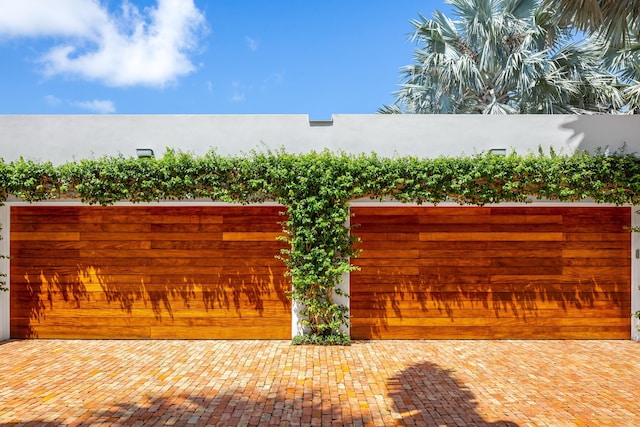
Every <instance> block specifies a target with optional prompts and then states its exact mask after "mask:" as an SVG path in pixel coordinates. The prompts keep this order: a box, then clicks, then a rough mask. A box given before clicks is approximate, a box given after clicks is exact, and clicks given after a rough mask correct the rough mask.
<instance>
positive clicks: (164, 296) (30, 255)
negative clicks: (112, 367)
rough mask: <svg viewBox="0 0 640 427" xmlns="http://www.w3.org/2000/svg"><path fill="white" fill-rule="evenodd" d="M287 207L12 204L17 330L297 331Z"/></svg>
mask: <svg viewBox="0 0 640 427" xmlns="http://www.w3.org/2000/svg"><path fill="white" fill-rule="evenodd" d="M283 210H284V208H282V207H277V206H276V207H265V206H237V207H235V206H228V207H227V206H224V207H161V206H156V207H150V206H132V207H129V206H127V207H119V206H117V207H95V206H91V207H89V206H82V207H55V206H53V207H51V206H47V207H43V206H13V207H11V256H12V257H13V258H12V260H11V336H12V337H13V338H29V337H33V338H186V339H198V338H207V339H211V338H221V339H222V338H225V339H236V338H237V339H240V338H251V339H257V338H272V339H275V338H277V339H288V338H290V337H291V304H290V302H289V301H288V299H287V296H286V292H287V290H288V289H289V286H290V285H289V282H288V280H287V279H286V278H285V276H284V273H285V266H284V263H283V262H282V261H280V260H278V259H275V258H274V256H275V255H277V254H279V253H280V249H282V248H284V247H285V244H284V243H283V242H281V241H278V240H276V238H277V236H279V235H280V234H281V233H282V231H281V230H282V227H281V225H280V224H279V222H281V221H283V217H282V216H281V215H280V212H281V211H283Z"/></svg>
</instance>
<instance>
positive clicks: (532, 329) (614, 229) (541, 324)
mask: <svg viewBox="0 0 640 427" xmlns="http://www.w3.org/2000/svg"><path fill="white" fill-rule="evenodd" d="M352 213H353V214H354V218H353V219H352V223H354V224H359V226H358V227H356V228H355V229H354V230H355V233H356V234H357V235H358V236H359V237H361V239H362V243H360V244H359V246H360V247H361V248H362V249H363V251H362V253H361V256H360V257H359V258H358V259H355V260H354V264H356V265H357V266H359V267H360V269H361V270H360V271H356V272H353V273H352V275H351V316H352V328H351V333H352V337H353V338H356V339H358V338H362V339H369V338H389V339H392V338H411V339H415V338H425V339H429V338H549V339H555V338H560V339H562V338H565V339H570V338H574V339H575V338H596V339H617V338H619V339H628V338H630V312H631V260H630V248H631V236H630V233H629V230H628V227H629V226H630V221H631V217H630V215H631V210H630V208H617V207H533V206H524V207H481V208H480V207H407V206H402V207H354V208H352Z"/></svg>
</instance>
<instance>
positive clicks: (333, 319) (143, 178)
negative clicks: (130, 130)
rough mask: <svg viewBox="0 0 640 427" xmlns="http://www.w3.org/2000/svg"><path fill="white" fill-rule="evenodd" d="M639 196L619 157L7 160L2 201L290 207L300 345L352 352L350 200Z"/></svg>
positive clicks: (608, 199) (634, 166)
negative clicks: (347, 291)
mask: <svg viewBox="0 0 640 427" xmlns="http://www.w3.org/2000/svg"><path fill="white" fill-rule="evenodd" d="M639 194H640V159H639V158H638V157H636V156H635V155H625V154H621V153H615V154H612V155H607V154H605V153H596V154H592V155H590V154H588V153H579V154H576V155H571V156H569V155H555V154H554V153H553V152H552V153H550V154H544V153H537V154H529V155H524V156H522V155H517V154H511V155H508V156H496V155H492V154H485V153H481V154H477V155H474V156H467V157H439V158H435V159H424V158H417V157H411V156H399V157H397V158H384V157H379V156H377V155H375V154H368V155H366V154H362V155H350V154H345V153H333V152H328V151H324V152H320V153H310V154H301V155H295V154H290V153H286V152H283V151H278V152H271V151H269V152H252V153H249V154H247V155H243V156H220V155H218V154H217V153H216V152H215V151H211V152H209V153H207V154H206V155H204V156H195V155H192V154H190V153H184V152H176V151H172V150H168V151H167V152H166V153H165V155H164V156H163V157H162V158H158V159H153V158H151V159H136V158H125V157H104V158H99V159H85V160H79V161H75V162H70V163H66V164H64V165H61V166H54V165H52V164H51V163H39V162H32V161H28V160H20V161H16V162H10V163H6V162H2V161H0V202H2V201H5V200H6V199H7V198H8V197H9V196H10V195H11V196H15V197H17V198H19V199H21V200H24V201H27V202H36V201H42V200H51V199H68V198H70V199H79V200H81V201H83V202H84V203H88V204H99V205H111V204H113V203H115V202H118V201H131V202H134V203H146V202H154V201H162V200H187V199H210V200H217V201H225V202H232V203H245V204H247V203H256V202H261V201H266V200H271V201H277V202H279V203H281V204H283V205H284V206H286V207H287V209H288V216H287V220H286V221H285V222H284V231H285V236H286V237H285V239H286V241H287V242H288V243H289V248H288V249H286V250H284V251H283V254H282V256H281V258H282V260H283V261H284V262H285V263H286V265H287V267H288V274H289V275H290V277H291V281H292V292H291V298H292V299H293V300H294V301H296V302H297V303H298V304H299V305H300V306H301V307H302V315H303V318H304V320H303V321H302V325H303V327H304V328H305V330H306V331H307V334H306V335H307V337H308V338H303V339H298V340H294V342H300V343H304V342H313V343H317V342H321V341H323V340H324V341H326V342H328V343H348V341H349V338H348V336H346V334H344V332H343V330H344V326H346V325H348V323H349V319H348V316H347V308H346V307H345V306H343V305H340V304H338V303H336V302H335V301H334V297H335V295H336V294H342V292H341V291H340V290H339V288H338V286H337V285H338V284H339V283H340V280H341V277H342V275H343V273H346V272H349V271H351V270H353V268H354V267H353V266H352V265H351V263H350V258H352V257H355V256H357V253H356V252H355V251H354V249H353V243H354V240H353V237H352V236H351V234H350V230H349V227H348V226H346V224H347V221H348V220H349V202H350V201H351V200H354V199H359V198H372V199H381V200H383V199H395V200H398V201H402V202H413V203H418V204H424V203H428V204H438V203H441V202H444V201H454V202H457V203H459V204H470V205H485V204H488V203H499V202H522V203H526V202H528V201H530V200H531V199H548V200H558V201H578V200H583V199H592V200H594V201H596V202H600V203H613V204H616V205H623V204H639V202H640V200H639Z"/></svg>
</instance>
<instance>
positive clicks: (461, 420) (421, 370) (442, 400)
mask: <svg viewBox="0 0 640 427" xmlns="http://www.w3.org/2000/svg"><path fill="white" fill-rule="evenodd" d="M387 387H388V389H389V397H390V398H391V399H392V400H393V406H394V409H395V411H396V412H397V413H398V415H397V416H399V417H400V419H401V420H402V421H405V422H406V421H410V422H407V425H425V426H459V425H468V426H478V427H518V424H516V423H514V422H511V421H506V420H500V421H495V422H490V421H487V420H485V419H484V418H483V416H482V414H481V413H479V412H478V402H477V399H476V397H475V396H474V395H473V393H472V392H471V391H470V390H469V388H468V387H467V386H465V385H464V384H463V383H462V382H460V380H458V379H457V378H455V377H454V376H453V375H452V374H451V370H447V369H442V368H441V367H439V366H438V365H436V364H433V363H429V362H424V363H420V364H417V365H413V366H410V367H408V368H407V369H405V370H404V371H402V372H401V373H400V374H398V375H396V376H394V377H392V378H390V379H389V380H388V382H387Z"/></svg>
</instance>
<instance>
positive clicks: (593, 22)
mask: <svg viewBox="0 0 640 427" xmlns="http://www.w3.org/2000/svg"><path fill="white" fill-rule="evenodd" d="M544 5H545V6H547V7H550V8H551V9H554V10H555V11H556V12H557V17H558V18H559V20H560V22H561V23H562V24H572V25H573V26H574V27H575V28H577V29H579V30H581V31H586V32H588V33H590V34H596V33H600V34H602V35H604V37H605V38H606V39H607V40H608V41H609V42H610V43H611V44H612V45H614V46H618V47H620V46H622V47H624V46H626V45H627V44H628V43H629V41H630V40H629V39H630V38H631V37H637V36H638V35H639V34H640V0H544Z"/></svg>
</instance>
